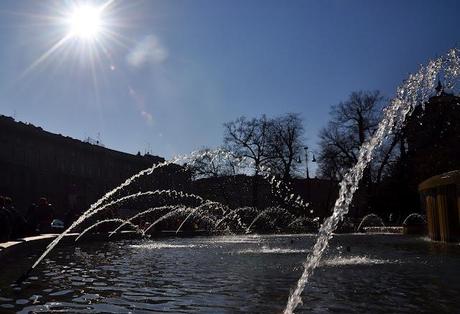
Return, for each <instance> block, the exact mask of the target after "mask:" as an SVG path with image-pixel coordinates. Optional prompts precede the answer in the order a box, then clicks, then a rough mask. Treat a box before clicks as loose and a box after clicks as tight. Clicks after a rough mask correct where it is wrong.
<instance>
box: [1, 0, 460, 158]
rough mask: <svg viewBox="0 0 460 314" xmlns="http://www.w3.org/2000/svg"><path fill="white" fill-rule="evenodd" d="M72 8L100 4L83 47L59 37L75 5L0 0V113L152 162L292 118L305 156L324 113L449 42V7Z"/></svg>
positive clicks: (134, 4) (243, 4) (454, 21)
mask: <svg viewBox="0 0 460 314" xmlns="http://www.w3.org/2000/svg"><path fill="white" fill-rule="evenodd" d="M84 3H87V4H86V5H91V4H93V5H94V6H100V5H104V4H106V6H105V7H104V9H103V11H102V12H101V13H100V19H101V21H100V22H99V23H100V25H99V26H98V32H97V33H96V34H93V37H91V38H88V37H82V36H74V35H75V34H74V33H72V36H70V37H69V29H73V28H72V27H73V26H72V25H73V24H71V23H70V22H69V16H71V15H72V14H71V13H70V12H71V11H72V8H73V7H75V6H80V7H81V5H82V4H81V3H78V2H76V3H75V2H73V1H25V0H24V1H19V0H2V1H1V3H0V42H1V49H0V114H4V115H9V116H15V118H16V119H17V120H20V121H24V122H30V123H32V124H35V125H38V126H41V127H43V128H44V129H46V130H49V131H51V132H54V133H61V134H64V135H68V136H71V137H74V138H78V139H84V138H86V137H88V136H90V137H92V138H97V137H98V134H100V139H101V141H102V142H103V143H104V144H105V146H107V147H110V148H113V149H117V150H122V151H125V152H130V153H136V152H137V151H141V152H144V151H145V149H146V148H150V151H151V152H152V153H153V154H156V155H160V156H164V157H166V158H170V157H172V156H173V155H175V154H182V153H187V152H190V151H192V150H195V149H198V148H201V147H203V146H208V147H214V146H217V145H220V144H221V143H222V135H223V127H222V124H223V123H224V122H226V121H229V120H233V119H235V118H237V117H239V116H241V115H246V116H249V117H253V116H259V115H261V114H264V113H265V114H267V115H269V116H274V115H279V114H283V113H286V112H298V113H301V115H302V117H303V118H304V120H305V128H306V130H307V139H306V144H308V145H309V146H312V147H315V145H316V143H317V134H318V131H319V129H320V128H321V127H323V126H324V125H325V124H326V123H327V120H328V112H329V108H330V106H331V105H334V104H337V103H338V102H340V101H341V100H345V99H346V98H347V97H348V95H349V94H350V93H351V92H352V91H355V90H361V89H362V90H367V89H370V90H374V89H380V90H381V91H382V92H383V93H384V94H385V95H386V96H387V97H391V96H392V95H393V94H394V90H395V88H396V86H397V85H398V84H399V83H401V81H402V80H403V79H404V78H405V77H406V76H407V74H408V73H410V72H414V71H416V70H417V68H418V66H419V65H420V64H422V63H425V62H426V61H427V60H428V59H430V58H432V57H435V56H438V55H441V54H443V53H444V52H446V51H447V50H448V49H449V48H452V47H459V43H460V18H459V13H460V1H457V0H453V1H439V0H434V1H421V0H413V1H401V0H396V1H388V0H385V1H367V0H363V1H345V0H337V1H327V0H318V1H313V0H304V1H295V0H290V1H281V0H280V1H269V0H260V1H258V0H250V1H239V0H229V1H224V0H207V1H204V0H203V1H202V0H193V1H192V0H184V1H179V0H161V1H153V0H152V1H135V0H129V1H117V0H115V1H112V2H110V3H106V1H94V2H91V1H85V2H84ZM83 27H86V26H85V25H83ZM90 31H91V30H90ZM63 38H64V40H63ZM60 41H61V42H60ZM59 42H60V43H59ZM56 44H57V45H56ZM53 45H56V46H55V49H54V48H53ZM47 52H49V53H47Z"/></svg>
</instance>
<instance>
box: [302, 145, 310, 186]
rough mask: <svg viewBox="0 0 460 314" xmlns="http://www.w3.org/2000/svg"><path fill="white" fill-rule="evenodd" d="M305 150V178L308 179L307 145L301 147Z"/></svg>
mask: <svg viewBox="0 0 460 314" xmlns="http://www.w3.org/2000/svg"><path fill="white" fill-rule="evenodd" d="M303 149H304V150H305V168H306V171H307V179H310V173H309V172H308V146H305V147H304V148H303Z"/></svg>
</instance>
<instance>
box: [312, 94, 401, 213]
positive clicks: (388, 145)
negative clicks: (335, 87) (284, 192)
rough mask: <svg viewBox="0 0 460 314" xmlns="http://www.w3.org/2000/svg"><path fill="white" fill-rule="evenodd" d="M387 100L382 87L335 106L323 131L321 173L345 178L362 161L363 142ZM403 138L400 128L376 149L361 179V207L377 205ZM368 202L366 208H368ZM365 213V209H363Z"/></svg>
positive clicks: (321, 135) (352, 95) (332, 177)
mask: <svg viewBox="0 0 460 314" xmlns="http://www.w3.org/2000/svg"><path fill="white" fill-rule="evenodd" d="M384 104H385V100H384V98H383V97H382V95H381V93H380V92H379V91H372V92H369V91H366V92H363V91H360V92H353V93H352V94H351V95H350V97H349V99H348V100H347V101H345V102H342V103H340V104H339V105H337V106H333V107H332V109H331V113H330V115H331V120H330V121H329V123H328V125H327V126H326V127H325V128H324V129H322V130H321V131H320V135H319V136H320V142H319V146H320V153H319V155H318V160H319V174H320V176H322V177H325V178H328V179H331V180H341V179H342V178H343V175H344V174H345V172H346V171H347V170H348V169H349V168H350V167H352V166H353V165H354V164H356V162H357V161H358V156H359V150H360V148H361V146H362V145H363V144H364V143H365V142H366V141H367V140H368V139H369V138H370V137H371V136H372V135H373V134H374V132H375V131H376V129H377V126H378V123H379V121H380V119H381V115H382V113H383V106H384ZM401 142H402V135H401V133H400V132H397V133H396V134H393V135H391V136H388V138H387V139H386V140H385V141H384V143H383V144H382V145H381V146H380V147H379V148H378V150H377V151H376V152H375V153H374V159H373V160H372V161H371V162H370V163H369V165H368V166H367V168H366V169H365V171H364V174H363V180H362V182H361V189H362V190H361V193H360V195H361V197H358V200H357V202H358V203H359V204H358V207H359V208H360V209H361V210H363V209H364V210H367V208H369V206H371V207H372V206H373V205H375V203H373V200H374V199H376V196H377V195H378V192H377V191H378V190H379V188H380V185H381V182H382V179H383V178H384V177H385V176H387V177H388V176H390V175H391V171H392V168H393V166H394V165H395V164H396V163H397V161H398V158H399V152H398V151H397V149H395V148H396V147H398V144H400V143H401ZM364 206H365V208H364ZM361 214H363V212H361Z"/></svg>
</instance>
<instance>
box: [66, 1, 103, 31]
mask: <svg viewBox="0 0 460 314" xmlns="http://www.w3.org/2000/svg"><path fill="white" fill-rule="evenodd" d="M101 11H102V10H101V9H100V8H98V7H93V6H89V5H85V6H80V7H76V8H74V9H73V11H72V12H71V14H70V15H69V18H68V24H69V35H70V36H72V37H78V38H80V39H96V38H97V37H98V35H99V34H100V33H101V29H102V18H101Z"/></svg>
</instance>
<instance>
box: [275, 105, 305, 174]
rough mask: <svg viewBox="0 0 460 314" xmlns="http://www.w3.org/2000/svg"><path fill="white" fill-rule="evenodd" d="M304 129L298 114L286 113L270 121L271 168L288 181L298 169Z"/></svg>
mask: <svg viewBox="0 0 460 314" xmlns="http://www.w3.org/2000/svg"><path fill="white" fill-rule="evenodd" d="M304 132H305V130H304V127H303V125H302V119H301V118H300V115H299V114H296V113H288V114H285V115H282V116H279V117H276V118H274V119H272V120H271V123H270V133H269V148H270V155H271V157H272V158H271V159H270V163H271V165H272V168H273V169H274V170H275V171H276V172H277V173H278V174H279V175H280V176H281V177H282V178H283V179H284V180H288V179H290V178H291V177H292V175H293V173H294V172H295V171H296V170H297V168H298V163H297V162H296V159H298V158H299V157H300V155H301V153H302V147H303V135H304Z"/></svg>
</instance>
